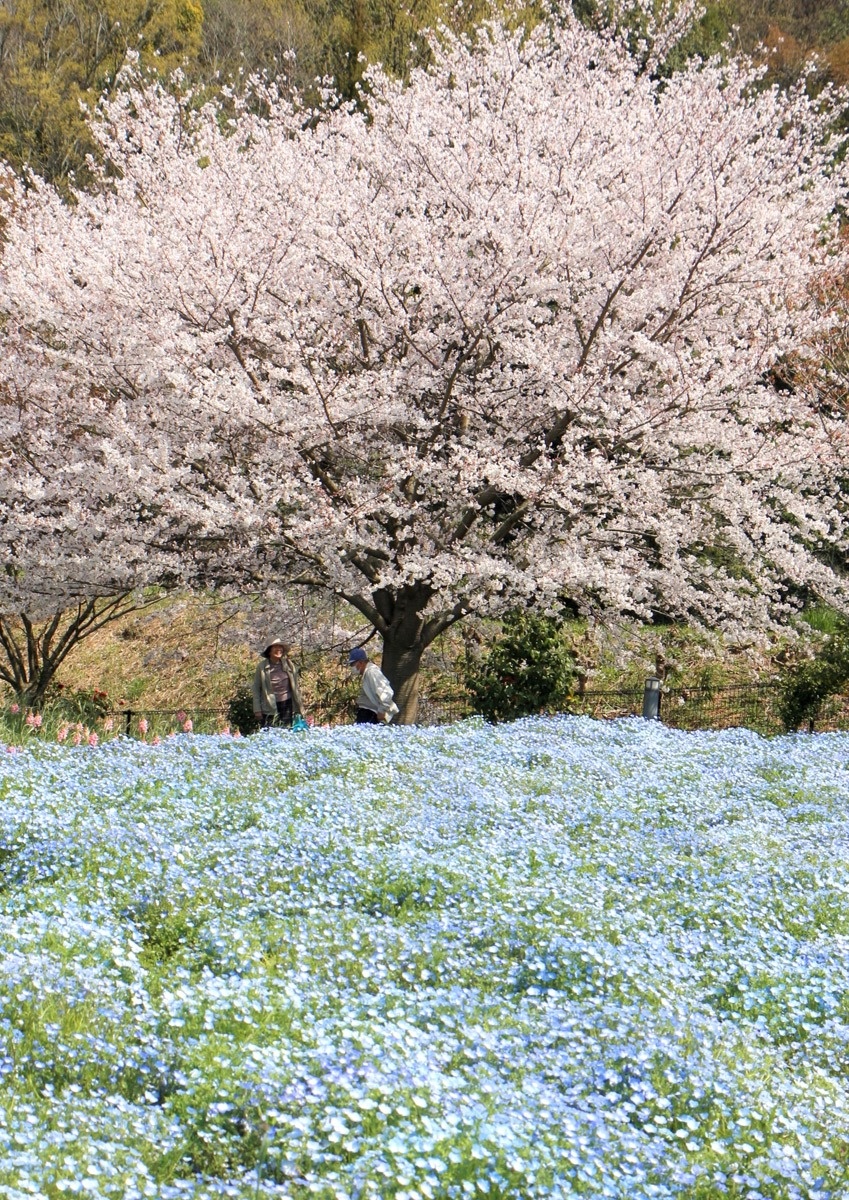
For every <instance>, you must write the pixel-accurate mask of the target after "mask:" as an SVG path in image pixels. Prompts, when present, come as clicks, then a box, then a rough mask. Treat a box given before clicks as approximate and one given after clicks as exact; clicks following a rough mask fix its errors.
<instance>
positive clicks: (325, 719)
mask: <svg viewBox="0 0 849 1200" xmlns="http://www.w3.org/2000/svg"><path fill="white" fill-rule="evenodd" d="M779 696H780V688H779V685H778V684H777V683H749V684H734V685H731V686H728V687H713V688H708V687H685V686H681V685H666V684H664V683H662V682H661V681H660V680H658V679H654V678H650V679H647V680H646V683H645V687H644V688H643V689H637V688H623V689H610V690H605V691H585V692H583V693H581V694H579V695H576V696H575V697H574V698H573V699H572V700H571V701H570V703H569V706H568V708H567V710H566V711H567V712H568V713H571V714H574V715H581V716H589V717H595V718H597V719H599V720H610V719H613V718H615V717H633V716H648V717H655V716H656V717H657V718H658V719H659V720H660V721H661V722H662V723H663V724H664V725H668V726H670V727H671V728H674V729H692V730H697V729H729V728H734V727H738V726H743V727H745V728H747V729H754V730H755V731H756V732H758V733H762V734H764V735H770V734H777V733H782V732H783V731H784V726H783V724H782V721H781V718H780V716H779V713H778V700H779ZM109 715H111V717H112V719H113V721H114V728H115V730H116V731H120V732H122V733H126V734H129V735H135V736H145V737H148V738H150V737H155V736H159V737H167V736H169V735H170V734H173V733H180V732H189V731H192V732H194V733H219V732H221V730H222V729H224V728H225V727H227V726H228V716H227V710H226V708H183V709H176V710H175V709H145V708H137V709H136V708H127V709H121V710H119V711H117V712H113V713H111V714H109ZM473 715H474V709H473V706H472V704H471V701H470V700H469V699H468V698H467V697H465V696H463V695H462V694H457V695H455V696H451V697H446V696H440V697H438V698H429V697H428V696H423V697H422V698H421V700H420V703H419V713H418V724H419V725H424V726H427V725H448V724H451V723H453V722H454V721H459V720H462V719H463V718H465V717H470V716H473ZM310 716H311V717H312V719H313V720H314V721H315V724H317V725H319V724H344V723H345V719H344V718H342V719H340V717H339V714H338V712H336V713H334V714H333V715H332V716H331V715H330V714H328V713H324V712H323V711H322V710H321V707H320V706H318V707H317V708H316V709H315V710H314V711H312V710H311V712H310ZM806 728H807V729H808V731H809V732H814V731H816V732H827V731H832V730H849V696H835V697H833V698H832V699H831V700H830V701H829V702H828V703H826V704H825V705H824V706H823V708H822V711H821V712H820V714H819V716H818V718H817V720H816V723H815V725H814V723H810V724H809V725H808V726H807V727H806Z"/></svg>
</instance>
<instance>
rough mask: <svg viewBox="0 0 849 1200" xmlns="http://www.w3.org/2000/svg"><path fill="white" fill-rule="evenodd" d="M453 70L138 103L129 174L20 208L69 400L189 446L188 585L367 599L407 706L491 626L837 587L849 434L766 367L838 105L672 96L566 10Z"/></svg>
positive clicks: (821, 218)
mask: <svg viewBox="0 0 849 1200" xmlns="http://www.w3.org/2000/svg"><path fill="white" fill-rule="evenodd" d="M661 33H662V31H661ZM433 53H434V60H433V64H432V66H431V67H429V68H428V69H427V70H418V71H414V72H413V73H412V74H411V79H410V84H409V86H407V87H402V86H400V85H399V84H398V83H396V82H394V81H393V80H392V79H391V78H390V77H389V76H388V75H387V74H386V73H385V72H381V71H376V70H375V71H372V72H370V73H369V75H368V77H367V81H366V82H367V87H368V96H369V112H368V114H367V116H364V115H362V114H361V113H360V112H359V111H357V109H356V108H354V107H353V106H351V107H345V106H337V107H335V109H334V110H333V111H332V112H328V113H325V114H323V115H322V116H321V118H320V119H316V120H305V119H304V118H305V115H306V114H304V113H303V112H301V111H299V110H298V109H297V108H294V107H293V106H292V105H291V104H289V103H288V102H286V101H284V100H282V99H280V98H278V97H277V96H276V95H275V93H274V91H273V89H269V90H268V91H267V92H266V93H265V94H264V95H263V96H260V97H259V98H258V99H259V100H261V101H262V104H261V105H259V106H258V105H253V106H249V107H247V108H245V109H244V110H242V111H240V112H237V115H236V116H234V117H233V118H232V120H233V121H234V124H232V125H230V126H227V127H225V128H222V123H221V122H220V121H219V118H218V114H217V113H216V111H215V110H214V109H212V108H207V109H206V110H204V111H203V112H201V113H198V114H194V115H193V114H192V113H191V107H190V106H191V101H190V100H188V101H185V102H183V101H180V100H179V99H177V98H175V97H171V96H169V95H167V94H166V93H164V92H163V91H162V90H161V89H160V90H155V89H154V90H148V91H147V92H136V93H132V92H126V93H121V94H120V95H118V96H116V99H115V101H114V102H113V103H112V104H111V105H110V106H109V108H108V109H107V111H106V112H105V114H104V120H103V123H102V124H101V125H100V126H99V136H100V137H101V139H102V141H103V146H104V153H105V155H106V157H108V158H109V159H111V160H112V161H113V163H114V164H115V166H116V167H117V168H119V178H117V179H116V180H115V181H114V184H113V186H112V188H111V189H110V190H107V189H103V190H102V191H101V192H99V193H98V194H97V195H95V196H93V197H91V198H84V197H80V198H79V202H78V204H77V205H76V207H74V208H73V209H69V208H67V207H66V206H63V205H62V204H61V203H60V202H59V201H57V200H55V199H54V198H51V196H50V194H49V193H48V192H46V191H43V192H41V193H39V194H36V195H34V194H29V195H22V194H21V195H19V196H18V197H17V200H16V203H15V204H10V205H8V206H7V208H8V211H9V214H10V215H9V221H10V225H9V231H8V244H7V249H6V253H5V255H4V258H3V264H2V281H3V286H4V289H5V294H6V295H7V296H8V297H9V300H8V304H9V307H10V312H12V313H13V314H14V319H15V321H16V322H17V323H18V324H19V325H20V326H21V327H22V328H26V330H27V331H28V336H31V337H32V338H33V339H35V341H36V342H37V343H38V345H39V347H40V350H41V352H42V353H43V356H44V364H45V371H47V370H48V368H49V371H50V373H51V377H52V379H53V380H54V382H53V388H54V394H55V396H56V397H57V404H58V405H59V407H60V409H61V407H62V405H63V404H65V406H66V407H67V404H68V401H67V399H66V400H64V401H63V400H62V397H66V398H67V397H73V408H74V411H75V413H79V412H80V411H83V412H85V414H86V416H85V421H86V428H91V429H96V430H98V431H99V436H102V437H103V438H104V439H105V441H107V442H108V441H109V439H110V438H112V437H113V435H112V434H111V433H110V431H109V429H108V428H107V425H106V423H105V412H106V410H104V408H103V404H104V401H103V399H102V398H103V397H108V398H110V399H109V403H110V404H111V405H112V408H111V409H109V410H108V411H109V412H110V413H111V412H113V411H117V409H118V408H120V411H121V413H122V421H123V422H124V425H125V427H126V431H125V432H123V433H122V434H121V438H123V439H125V440H126V439H130V440H132V438H135V441H136V444H138V445H141V444H144V443H145V441H146V439H152V440H153V444H155V445H160V444H161V445H163V446H165V445H166V442H167V454H166V453H165V452H164V451H163V455H164V457H163V458H162V460H161V464H160V466H159V467H158V468H157V469H158V470H159V476H158V492H157V495H158V496H160V497H171V499H169V500H168V504H169V505H173V507H174V511H175V514H179V513H180V512H181V511H182V509H183V507H184V506H188V511H189V512H191V511H196V512H197V513H199V514H203V517H202V519H200V518H198V521H197V532H195V530H194V528H193V526H192V524H191V522H190V521H181V519H180V518H179V517H178V516H176V515H175V517H174V523H175V527H176V528H178V529H180V530H182V531H183V532H182V535H181V539H179V545H178V543H177V542H173V543H172V544H173V545H174V548H175V552H179V553H181V554H183V555H185V556H186V557H187V559H189V560H190V561H191V562H192V564H193V566H192V571H191V572H190V573H192V574H194V576H195V577H196V578H206V579H212V580H216V581H223V582H228V583H231V584H233V585H235V586H247V585H248V584H249V585H250V586H251V587H255V586H257V584H258V583H260V582H261V581H263V580H267V581H269V582H271V581H277V580H279V579H280V578H281V577H282V578H285V579H286V580H287V581H289V582H292V581H295V582H300V583H302V584H303V585H305V586H316V587H317V586H320V587H323V588H326V589H328V590H330V591H331V592H333V593H335V594H336V595H338V596H339V597H341V598H343V599H345V600H346V601H347V602H348V603H349V604H350V605H352V606H353V608H355V609H356V610H357V611H358V612H359V613H360V614H361V615H362V616H363V617H364V618H365V619H366V620H367V621H368V622H369V623H370V624H371V625H373V627H374V628H375V629H376V630H377V631H378V632H379V634H380V635H381V637H382V639H383V668H384V670H385V671H386V673H387V674H388V675H389V677H390V679H391V680H392V682H393V684H394V686H395V688H396V693H397V696H398V700H399V703H400V705H401V707H402V717H403V719H405V720H411V719H414V717H415V712H416V703H417V678H418V666H419V662H420V659H421V655H422V652H423V651H424V649H425V648H426V647H427V646H428V645H429V644H430V643H431V642H432V641H433V640H434V639H435V638H436V637H437V636H438V635H439V634H440V633H441V632H443V631H444V630H446V629H447V628H449V627H450V626H451V625H452V624H453V623H455V622H457V621H458V620H461V619H462V618H463V617H464V616H465V615H467V614H469V613H472V612H478V613H490V614H496V613H498V612H500V611H503V610H505V609H508V608H513V607H516V605H517V603H534V604H537V605H543V606H544V605H547V604H549V603H551V602H553V601H556V600H559V599H560V598H561V597H563V596H564V595H565V596H567V597H568V598H569V599H570V601H571V602H572V603H573V604H574V605H575V606H576V607H577V608H579V609H580V610H582V611H586V612H597V613H601V614H610V613H627V614H631V615H635V616H637V617H642V618H649V619H651V618H652V617H653V616H655V615H657V614H662V615H663V616H664V617H665V618H671V617H681V618H686V619H692V620H696V621H701V622H704V623H706V624H710V625H712V626H718V625H721V624H725V625H726V626H727V627H733V626H739V625H740V624H743V623H745V624H746V625H747V626H748V627H761V628H763V627H768V626H769V625H770V624H771V623H772V624H775V623H777V622H780V621H781V620H782V619H784V617H785V616H786V613H787V611H789V608H790V607H791V606H792V604H793V602H794V599H795V598H797V597H798V596H800V595H801V594H802V593H803V592H804V593H805V594H810V593H817V594H821V595H823V596H824V597H826V598H829V599H831V600H833V601H835V602H843V601H844V599H845V597H844V585H843V580H842V578H841V576H840V574H839V573H838V572H836V571H835V570H834V567H833V564H830V563H829V562H828V561H826V560H825V558H824V556H823V555H822V553H821V551H822V547H823V546H824V545H825V543H826V542H827V543H829V544H830V545H834V546H838V547H845V540H846V539H845V517H844V510H843V494H842V490H841V489H842V472H843V469H844V462H843V451H842V438H843V433H844V429H843V425H842V422H841V419H840V418H839V417H836V416H830V415H829V414H827V413H824V412H823V411H821V409H820V408H819V407H818V404H817V400H816V397H815V396H814V395H812V394H811V393H810V392H809V391H808V390H807V389H805V388H799V389H797V390H796V391H795V392H793V393H791V394H787V393H779V392H777V391H776V390H775V389H773V388H771V387H769V386H766V385H765V383H764V380H765V378H766V376H767V374H768V372H769V370H770V368H771V367H772V366H773V365H774V364H775V363H776V362H778V361H779V360H781V359H782V358H786V357H787V356H788V355H790V354H792V353H793V352H795V350H796V349H797V348H798V347H799V346H800V345H804V344H807V343H808V342H809V341H810V339H811V338H812V337H813V336H814V335H815V333H816V332H817V330H818V329H819V328H821V327H822V326H823V325H825V324H827V323H828V314H827V313H826V312H824V310H823V306H822V305H821V304H820V303H818V298H817V297H816V296H815V295H814V294H813V285H814V283H815V282H816V280H817V279H818V278H819V276H820V274H821V272H822V271H823V270H824V268H825V267H826V266H828V267H829V268H830V269H831V270H833V271H837V272H839V271H840V270H841V269H843V265H844V261H845V260H844V254H845V251H844V248H843V246H842V243H841V242H840V240H839V238H838V237H837V234H836V220H835V219H834V213H835V210H836V207H837V204H838V201H839V199H840V197H841V195H842V191H843V187H844V176H843V168H842V167H841V166H839V165H838V166H834V164H833V155H832V151H831V148H830V147H829V145H828V144H827V141H826V135H827V130H828V125H829V116H828V113H827V112H825V111H823V106H822V105H813V104H812V103H811V102H810V101H809V100H808V99H807V97H806V95H805V94H804V92H803V90H801V89H796V90H790V91H788V92H783V93H782V92H778V91H777V90H774V89H772V90H764V89H762V88H758V87H756V86H755V83H756V81H757V80H758V73H757V71H756V69H755V68H754V67H752V66H751V65H749V64H748V63H746V62H745V61H734V62H731V63H729V64H728V65H727V66H721V65H719V64H718V63H710V64H699V63H696V62H691V63H690V64H689V65H688V66H687V67H686V68H685V69H683V70H682V71H681V72H679V73H677V74H676V75H674V76H672V77H671V78H670V79H668V80H664V81H662V82H661V83H658V82H656V81H655V80H654V79H653V78H652V75H651V73H650V72H648V71H645V70H643V69H642V64H641V63H639V62H637V61H635V60H634V58H633V57H631V55H630V54H629V52H628V50H627V47H626V46H625V45H624V44H622V43H621V42H619V41H617V40H615V39H611V38H610V37H609V36H606V35H605V34H604V32H603V31H596V30H594V29H591V28H587V27H585V26H583V25H581V24H580V23H578V22H577V21H575V20H572V19H569V18H567V19H566V20H565V23H564V25H563V27H562V28H558V29H552V28H548V27H538V28H537V29H536V30H535V32H534V33H533V34H532V35H531V36H530V37H527V38H524V37H522V36H521V35H519V34H514V33H511V32H509V31H506V30H504V29H503V28H502V27H500V26H498V25H494V26H491V27H489V28H488V29H486V30H485V31H483V32H482V33H481V35H480V36H479V37H478V38H477V40H475V41H474V42H473V43H467V42H465V41H463V40H462V39H453V40H452V39H450V38H448V39H447V40H446V44H445V45H444V46H443V47H441V48H439V47H435V48H434V52H433ZM260 110H261V113H262V115H260ZM9 370H11V368H9ZM10 386H11V382H10ZM95 401H96V403H95ZM77 419H79V418H77ZM111 419H112V417H111V416H110V420H111ZM151 479H157V476H156V473H155V472H154V474H153V475H152V476H151ZM215 513H217V514H219V517H220V520H221V526H220V529H219V530H218V531H217V532H218V537H217V538H216V537H215V536H214V534H215V532H216V531H215V530H214V525H213V523H212V519H213V514H215ZM231 528H232V529H233V530H234V531H235V532H234V535H233V537H232V538H230V537H229V535H228V536H227V537H225V536H223V534H224V531H225V530H229V529H231ZM222 545H226V553H224V552H223V551H222Z"/></svg>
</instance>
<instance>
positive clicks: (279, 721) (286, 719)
mask: <svg viewBox="0 0 849 1200" xmlns="http://www.w3.org/2000/svg"><path fill="white" fill-rule="evenodd" d="M260 724H261V725H262V727H263V729H265V728H267V727H268V726H269V725H289V726H291V724H292V697H291V696H290V697H289V699H288V700H278V701H277V716H276V717H268V716H263V718H262V721H261V722H260Z"/></svg>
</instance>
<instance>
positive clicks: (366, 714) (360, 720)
mask: <svg viewBox="0 0 849 1200" xmlns="http://www.w3.org/2000/svg"><path fill="white" fill-rule="evenodd" d="M354 724H355V725H382V724H383V722H382V721H381V719H380V717H379V716H378V715H377V713H376V712H372V711H371V709H370V708H358V709H357V716H356V720H355V722H354Z"/></svg>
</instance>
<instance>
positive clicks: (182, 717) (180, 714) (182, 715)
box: [176, 708, 189, 725]
mask: <svg viewBox="0 0 849 1200" xmlns="http://www.w3.org/2000/svg"><path fill="white" fill-rule="evenodd" d="M176 716H177V720H178V721H179V722H180V724H181V725H182V724H183V723H184V721H186V720H187V719H188V716H189V714H188V713H186V712H183V710H182V708H181V709H180V711H179V712H178V713H177V714H176Z"/></svg>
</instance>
